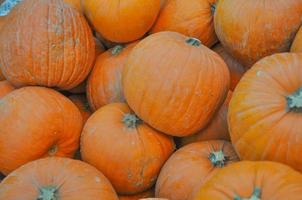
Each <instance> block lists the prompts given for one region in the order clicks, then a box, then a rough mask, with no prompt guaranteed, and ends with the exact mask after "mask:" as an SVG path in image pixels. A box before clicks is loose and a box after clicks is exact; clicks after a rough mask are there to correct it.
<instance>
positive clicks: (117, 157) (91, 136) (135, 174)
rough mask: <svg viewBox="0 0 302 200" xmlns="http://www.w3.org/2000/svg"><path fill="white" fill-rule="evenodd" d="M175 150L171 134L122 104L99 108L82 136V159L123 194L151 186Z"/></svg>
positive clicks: (86, 125) (133, 192) (89, 120)
mask: <svg viewBox="0 0 302 200" xmlns="http://www.w3.org/2000/svg"><path fill="white" fill-rule="evenodd" d="M173 150H174V142H173V139H172V138H171V137H169V136H166V135H164V134H161V133H159V132H157V131H155V130H153V129H152V128H150V127H149V126H148V125H146V124H145V123H144V122H142V121H141V120H139V119H138V118H137V117H136V116H135V114H134V113H133V112H132V111H131V110H130V108H129V107H128V106H127V105H126V104H122V103H115V104H108V105H106V106H104V107H102V108H100V109H98V110H97V111H96V112H95V113H94V114H93V115H92V116H91V117H90V118H89V119H88V121H87V123H86V124H85V126H84V129H83V132H82V136H81V153H82V159H83V160H84V161H85V162H87V163H90V164H91V165H93V166H95V167H96V168H97V169H98V170H100V171H101V172H102V173H104V175H105V176H106V177H107V178H108V179H109V180H110V182H111V183H112V185H113V187H114V188H115V189H116V191H117V192H118V193H119V194H121V195H123V194H124V195H125V194H126V195H130V194H136V193H139V192H143V191H145V190H147V189H149V188H151V187H152V186H153V184H154V183H155V181H156V178H157V175H158V174H159V171H160V169H161V167H162V165H163V164H164V162H165V161H166V160H167V159H168V158H169V156H170V155H171V154H172V152H173ZM100 155H101V156H100Z"/></svg>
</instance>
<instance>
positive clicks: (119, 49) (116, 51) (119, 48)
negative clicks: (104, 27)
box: [111, 44, 124, 56]
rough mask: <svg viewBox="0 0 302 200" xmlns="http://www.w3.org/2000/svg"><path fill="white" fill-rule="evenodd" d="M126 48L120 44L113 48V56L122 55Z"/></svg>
mask: <svg viewBox="0 0 302 200" xmlns="http://www.w3.org/2000/svg"><path fill="white" fill-rule="evenodd" d="M123 49H124V47H123V46H122V45H120V44H118V45H116V46H115V47H113V48H112V50H111V54H112V55H114V56H116V55H118V54H120V53H121V52H122V51H123Z"/></svg>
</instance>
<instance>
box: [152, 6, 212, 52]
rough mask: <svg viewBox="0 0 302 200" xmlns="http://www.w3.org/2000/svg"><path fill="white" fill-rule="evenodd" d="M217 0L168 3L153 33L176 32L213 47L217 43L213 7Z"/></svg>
mask: <svg viewBox="0 0 302 200" xmlns="http://www.w3.org/2000/svg"><path fill="white" fill-rule="evenodd" d="M215 2H216V0H185V1H184V0H174V1H168V2H166V4H165V5H164V7H163V9H162V10H161V12H160V14H159V17H158V19H157V21H156V23H155V25H154V27H153V28H152V31H151V32H152V33H156V32H160V31H175V32H179V33H182V34H184V35H187V36H190V37H194V38H198V39H199V40H200V41H201V43H202V44H204V45H206V46H208V47H211V46H212V45H213V44H215V43H216V42H217V37H216V34H215V30H214V12H213V6H214V5H215Z"/></svg>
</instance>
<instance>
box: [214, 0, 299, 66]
mask: <svg viewBox="0 0 302 200" xmlns="http://www.w3.org/2000/svg"><path fill="white" fill-rule="evenodd" d="M259 16H261V17H259ZM301 17H302V4H301V1H300V0H298V1H297V0H286V1H284V0H265V1H263V0H254V1H240V0H219V3H217V6H216V11H215V16H214V24H215V31H216V34H217V36H218V39H219V40H220V42H221V43H222V45H223V46H224V47H225V48H226V50H227V51H228V52H229V53H231V55H232V56H234V57H235V58H236V59H237V60H238V61H239V62H240V63H242V64H243V65H244V66H246V67H251V66H252V65H253V64H254V63H256V62H257V61H258V60H260V59H261V58H263V57H266V56H269V55H272V54H274V53H279V52H287V51H289V49H290V45H291V43H292V42H293V39H294V37H295V35H296V33H297V31H298V29H299V27H300V26H301V24H302V21H301ZM285 24H286V26H285Z"/></svg>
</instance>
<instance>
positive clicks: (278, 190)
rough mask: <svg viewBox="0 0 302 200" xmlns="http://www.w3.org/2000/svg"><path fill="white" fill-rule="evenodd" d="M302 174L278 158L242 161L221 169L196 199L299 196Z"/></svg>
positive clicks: (280, 199)
mask: <svg viewBox="0 0 302 200" xmlns="http://www.w3.org/2000/svg"><path fill="white" fill-rule="evenodd" d="M301 192H302V175H301V174H300V173H298V172H297V171H295V170H293V169H292V168H290V167H288V166H286V165H283V164H279V163H274V162H263V161H262V162H252V161H242V162H237V163H234V164H232V165H229V166H227V167H225V168H223V169H221V170H220V171H219V172H217V173H216V174H215V175H214V176H213V177H212V178H211V179H210V180H209V181H207V182H206V183H205V184H204V185H203V186H202V187H201V188H200V190H199V191H198V193H197V195H196V196H195V198H192V200H205V199H215V200H260V199H261V200H272V199H274V200H284V199H286V200H298V199H301Z"/></svg>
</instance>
